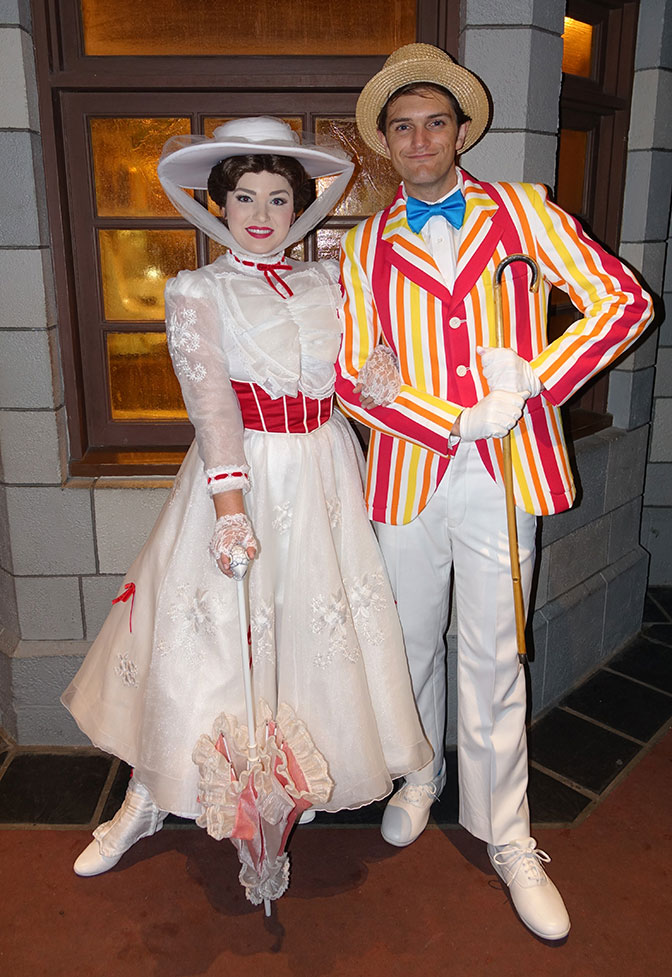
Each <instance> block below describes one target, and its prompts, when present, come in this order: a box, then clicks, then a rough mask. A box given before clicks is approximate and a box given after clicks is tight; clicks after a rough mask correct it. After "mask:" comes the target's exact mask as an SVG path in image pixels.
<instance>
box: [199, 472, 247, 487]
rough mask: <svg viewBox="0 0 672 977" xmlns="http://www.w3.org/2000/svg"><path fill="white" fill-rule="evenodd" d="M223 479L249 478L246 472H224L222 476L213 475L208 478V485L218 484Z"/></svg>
mask: <svg viewBox="0 0 672 977" xmlns="http://www.w3.org/2000/svg"><path fill="white" fill-rule="evenodd" d="M222 478H247V474H246V473H245V472H224V473H223V474H222V475H213V476H212V477H208V485H209V484H210V482H218V481H219V480H220V479H222Z"/></svg>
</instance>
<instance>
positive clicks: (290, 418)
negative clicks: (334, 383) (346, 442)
mask: <svg viewBox="0 0 672 977" xmlns="http://www.w3.org/2000/svg"><path fill="white" fill-rule="evenodd" d="M231 386H232V387H233V390H234V393H235V394H236V396H237V398H238V403H239V404H240V412H241V414H242V415H243V424H244V426H245V427H246V428H249V429H251V430H252V431H271V432H273V433H276V434H277V433H284V434H309V433H310V432H311V431H316V430H317V428H318V427H321V426H322V425H323V424H324V423H325V422H326V421H328V420H329V418H330V417H331V411H332V407H333V402H334V398H333V397H325V398H324V400H312V399H311V398H310V397H305V396H304V395H303V394H301V393H300V394H299V395H298V396H297V397H278V398H277V400H273V398H272V397H269V395H268V394H267V393H265V392H264V391H263V390H262V389H261V387H259V386H258V385H257V384H256V383H249V382H248V381H241V380H232V381H231Z"/></svg>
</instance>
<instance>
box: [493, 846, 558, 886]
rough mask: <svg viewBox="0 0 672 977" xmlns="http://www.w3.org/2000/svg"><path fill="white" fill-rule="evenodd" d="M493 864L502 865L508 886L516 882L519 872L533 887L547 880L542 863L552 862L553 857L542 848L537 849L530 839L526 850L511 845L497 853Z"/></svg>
mask: <svg viewBox="0 0 672 977" xmlns="http://www.w3.org/2000/svg"><path fill="white" fill-rule="evenodd" d="M492 860H493V862H496V863H497V865H501V867H502V868H503V869H504V871H505V873H506V875H507V876H508V878H507V879H506V880H505V881H506V884H507V885H511V883H512V882H514V881H515V879H516V877H517V876H518V873H519V872H522V873H524V875H525V877H526V879H527V882H528V883H531V884H532V885H542V884H543V883H544V882H545V881H546V878H547V875H546V872H545V870H544V867H543V866H542V864H541V863H542V862H546V863H548V862H550V860H551V856H550V855H548V854H547V853H546V852H545V851H542V850H541V848H537V847H536V842H535V841H534V839H533V838H532V839H530V841H529V842H528V844H527V845H526V847H525V848H518V847H517V846H516V845H509V846H508V847H507V848H504V849H502V851H498V852H495V854H494V855H493V856H492Z"/></svg>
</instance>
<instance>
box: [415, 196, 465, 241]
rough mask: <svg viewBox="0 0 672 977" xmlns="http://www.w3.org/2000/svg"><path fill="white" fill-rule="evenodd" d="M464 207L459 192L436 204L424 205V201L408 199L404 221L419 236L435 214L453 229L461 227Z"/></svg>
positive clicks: (463, 200) (462, 198) (462, 197)
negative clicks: (444, 219) (443, 218)
mask: <svg viewBox="0 0 672 977" xmlns="http://www.w3.org/2000/svg"><path fill="white" fill-rule="evenodd" d="M466 206H467V204H466V201H465V199H464V196H463V195H462V191H461V190H458V191H457V192H456V193H451V195H450V196H449V197H446V199H445V200H442V201H441V202H440V203H438V204H426V203H425V201H424V200H416V199H415V197H409V198H408V199H407V201H406V220H407V221H408V226H409V227H410V229H411V230H412V231H413V232H414V233H415V234H419V233H420V231H421V230H422V229H423V227H424V226H425V224H426V223H427V221H428V220H429V218H430V217H435V216H436V215H437V214H440V215H441V217H445V218H446V220H447V221H448V223H449V224H452V225H453V227H462V222H463V221H464V211H465V209H466Z"/></svg>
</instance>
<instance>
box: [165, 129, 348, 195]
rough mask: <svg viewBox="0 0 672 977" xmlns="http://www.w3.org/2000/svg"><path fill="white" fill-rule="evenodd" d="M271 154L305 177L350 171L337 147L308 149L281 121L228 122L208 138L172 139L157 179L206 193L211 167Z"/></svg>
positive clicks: (345, 159) (311, 147)
mask: <svg viewBox="0 0 672 977" xmlns="http://www.w3.org/2000/svg"><path fill="white" fill-rule="evenodd" d="M260 154H273V155H274V156H289V157H291V158H292V159H295V160H298V162H299V163H301V165H302V166H303V168H304V169H305V171H306V173H307V174H308V176H310V177H312V178H316V177H320V176H336V175H338V174H339V173H343V172H344V171H345V170H347V169H350V170H352V164H351V163H350V158H349V157H348V155H347V154H346V153H345V152H344V151H343V150H342V149H340V147H337V146H316V145H308V144H306V143H305V141H303V142H302V141H301V139H300V137H299V135H298V133H296V132H295V131H294V130H293V129H292V128H291V127H290V126H288V125H287V123H286V122H283V121H282V119H273V118H270V117H266V116H259V117H256V118H251V119H231V120H230V121H229V122H225V123H224V124H223V125H221V126H217V128H216V129H215V130H214V132H213V135H212V139H208V137H207V136H173V137H172V139H169V140H168V142H167V143H166V145H165V146H164V148H163V152H162V154H161V160H160V162H159V177H160V178H161V177H164V178H166V179H169V180H171V182H172V183H176V184H177V186H179V187H184V188H185V189H188V190H207V189H208V177H209V175H210V171H211V170H212V168H213V166H216V165H217V163H221V161H222V160H223V159H230V158H231V157H232V156H247V155H260Z"/></svg>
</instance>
